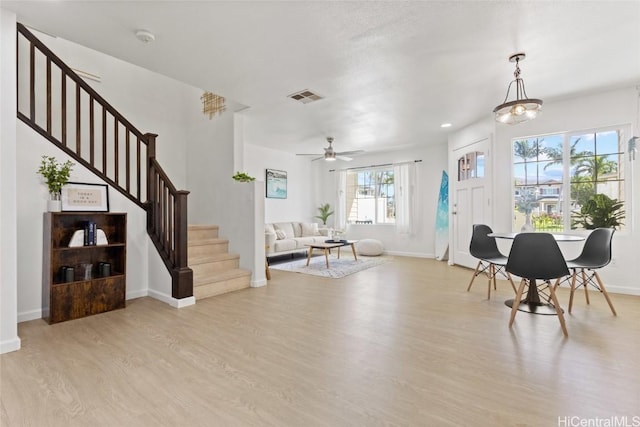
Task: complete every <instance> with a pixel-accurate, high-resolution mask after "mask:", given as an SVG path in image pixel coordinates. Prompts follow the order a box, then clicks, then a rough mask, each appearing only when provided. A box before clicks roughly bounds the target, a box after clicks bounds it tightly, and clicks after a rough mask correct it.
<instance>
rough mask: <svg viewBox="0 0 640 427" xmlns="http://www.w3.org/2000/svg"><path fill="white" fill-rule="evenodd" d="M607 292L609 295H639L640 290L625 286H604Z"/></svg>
mask: <svg viewBox="0 0 640 427" xmlns="http://www.w3.org/2000/svg"><path fill="white" fill-rule="evenodd" d="M605 287H606V289H607V292H608V293H610V294H624V295H640V289H637V288H628V287H626V286H613V285H607V284H605Z"/></svg>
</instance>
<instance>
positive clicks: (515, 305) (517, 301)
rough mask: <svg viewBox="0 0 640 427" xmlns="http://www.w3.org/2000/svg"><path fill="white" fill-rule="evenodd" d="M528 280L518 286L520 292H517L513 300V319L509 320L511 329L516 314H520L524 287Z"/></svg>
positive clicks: (521, 281)
mask: <svg viewBox="0 0 640 427" xmlns="http://www.w3.org/2000/svg"><path fill="white" fill-rule="evenodd" d="M526 282H527V279H522V280H520V286H518V290H517V291H516V297H515V298H514V300H513V306H512V307H511V317H510V318H509V327H511V325H513V321H514V319H515V318H516V313H517V312H518V307H519V306H520V300H521V299H522V293H523V292H524V285H525V284H526Z"/></svg>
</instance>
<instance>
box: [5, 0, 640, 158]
mask: <svg viewBox="0 0 640 427" xmlns="http://www.w3.org/2000/svg"><path fill="white" fill-rule="evenodd" d="M2 7H3V8H5V9H8V10H12V11H14V12H16V13H17V15H18V20H19V21H20V22H22V23H24V24H26V25H29V26H32V27H34V28H36V29H38V30H40V31H44V32H46V33H49V34H52V35H56V36H59V37H62V38H65V39H68V40H71V41H73V42H76V43H79V44H82V45H84V46H88V47H90V48H93V49H96V50H98V51H101V52H104V53H107V54H109V55H112V56H114V57H117V58H121V59H123V60H126V61H128V62H131V63H133V64H137V65H139V66H142V67H145V68H147V69H150V70H153V71H156V72H159V73H162V74H165V75H167V76H170V77H173V78H175V79H178V80H181V81H183V82H186V83H188V84H191V85H193V86H196V87H199V88H202V89H206V90H210V91H212V92H215V93H218V94H220V95H223V96H225V97H227V98H229V99H232V100H234V101H236V102H238V103H240V104H243V105H246V106H247V107H249V108H248V109H246V110H244V112H243V114H245V115H246V119H245V124H246V129H245V141H246V142H248V143H251V144H257V145H263V146H267V147H272V148H276V149H281V150H285V151H288V152H291V153H295V152H305V153H313V152H318V153H319V152H321V151H322V150H321V148H322V147H324V146H325V145H326V141H325V137H326V136H333V137H335V139H336V141H335V144H334V146H335V148H336V150H338V151H347V150H357V149H364V150H368V151H374V150H382V149H391V148H398V147H406V146H413V145H424V144H433V143H441V142H444V141H446V135H447V132H450V131H452V130H455V129H457V128H459V127H461V126H464V125H466V124H469V123H471V122H473V121H475V120H478V119H481V118H483V117H487V116H490V115H491V111H492V109H493V108H494V107H495V106H496V105H497V104H499V103H501V102H502V101H503V99H504V96H505V92H506V88H507V85H508V83H509V81H510V80H511V79H512V78H513V76H512V74H513V70H514V66H513V64H512V63H509V62H508V59H507V58H508V57H509V56H510V55H511V54H513V53H515V52H519V51H524V52H526V54H527V59H526V60H525V61H524V62H522V63H521V69H522V77H523V78H524V80H525V83H526V88H527V92H528V95H529V96H530V97H535V98H542V99H543V100H544V101H545V104H549V103H551V102H553V100H554V99H560V98H564V97H571V96H575V95H577V94H579V93H584V92H594V91H598V90H602V89H607V88H611V87H619V86H625V85H627V86H628V85H637V84H640V24H639V22H640V2H638V1H625V2H615V1H599V2H583V1H570V2H564V1H552V2H551V1H550V2H543V1H524V2H520V1H518V2H516V1H510V2H500V1H491V2H489V1H472V2H467V1H442V2H437V1H421V2H401V1H388V2H370V1H366V2H358V1H351V2H341V1H331V2H329V1H314V2H297V1H288V2H272V1H255V2H252V1H242V2H239V1H236V2H221V1H196V2H189V1H154V2H151V1H126V2H124V1H122V2H118V1H40V2H31V1H2ZM138 29H147V30H149V31H151V32H152V33H154V35H155V37H156V39H155V42H153V43H149V44H144V43H142V42H139V41H138V40H137V39H136V38H135V35H134V33H135V31H136V30H138ZM302 89H311V90H313V91H314V92H316V93H318V94H320V95H322V96H323V97H324V99H322V100H320V101H317V102H314V103H310V104H306V105H305V104H301V103H299V102H295V101H293V100H291V99H289V98H287V95H289V94H291V93H294V92H297V91H299V90H302ZM443 122H451V123H452V124H453V126H452V127H451V128H449V129H441V128H440V124H441V123H443Z"/></svg>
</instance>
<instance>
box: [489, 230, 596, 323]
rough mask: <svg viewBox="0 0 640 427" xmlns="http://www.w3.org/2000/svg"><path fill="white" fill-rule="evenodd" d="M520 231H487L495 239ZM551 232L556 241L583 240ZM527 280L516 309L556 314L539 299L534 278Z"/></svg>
mask: <svg viewBox="0 0 640 427" xmlns="http://www.w3.org/2000/svg"><path fill="white" fill-rule="evenodd" d="M518 234H520V233H489V234H488V236H489V237H495V238H497V239H510V240H513V239H515V238H516V236H517V235H518ZM549 234H551V235H552V236H553V237H554V239H555V240H556V242H581V241H583V240H585V237H584V236H579V235H576V234H562V233H549ZM527 280H529V289H528V290H527V295H526V296H525V297H524V299H523V300H522V301H520V303H519V305H518V311H525V312H527V313H533V314H543V315H548V316H557V314H558V313H557V312H556V309H555V308H554V307H553V305H551V304H550V303H548V302H543V301H542V300H541V299H540V294H539V293H538V286H537V285H536V279H530V278H527ZM504 304H505V305H506V306H507V307H513V304H514V299H513V298H512V299H508V300H506V301H505V302H504Z"/></svg>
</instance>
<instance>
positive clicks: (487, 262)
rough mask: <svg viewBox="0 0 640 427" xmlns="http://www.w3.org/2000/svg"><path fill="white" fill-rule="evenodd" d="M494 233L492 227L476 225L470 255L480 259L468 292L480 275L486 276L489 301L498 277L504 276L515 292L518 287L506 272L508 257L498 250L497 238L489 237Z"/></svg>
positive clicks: (472, 234) (470, 244)
mask: <svg viewBox="0 0 640 427" xmlns="http://www.w3.org/2000/svg"><path fill="white" fill-rule="evenodd" d="M490 233H493V231H492V230H491V227H489V226H488V225H484V224H474V225H473V231H472V233H471V243H469V253H470V254H471V255H472V256H473V257H474V258H478V260H479V261H478V265H477V266H476V269H475V271H474V272H473V276H472V277H471V282H469V286H468V287H467V292H469V290H470V289H471V285H473V281H474V280H475V279H476V277H478V276H479V275H480V274H483V273H484V274H486V275H487V277H488V285H489V286H488V291H487V299H491V283H493V289H496V288H497V286H496V275H498V274H501V275H503V276H504V277H505V278H506V279H507V280H509V282H510V283H511V287H512V288H513V291H514V292H515V291H516V286H515V285H514V284H513V280H512V279H511V275H510V274H509V273H508V272H506V271H505V270H504V267H505V266H506V265H507V257H506V256H504V255H503V254H502V253H501V252H500V250H499V249H498V244H497V243H496V239H495V237H489V234H490Z"/></svg>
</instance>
